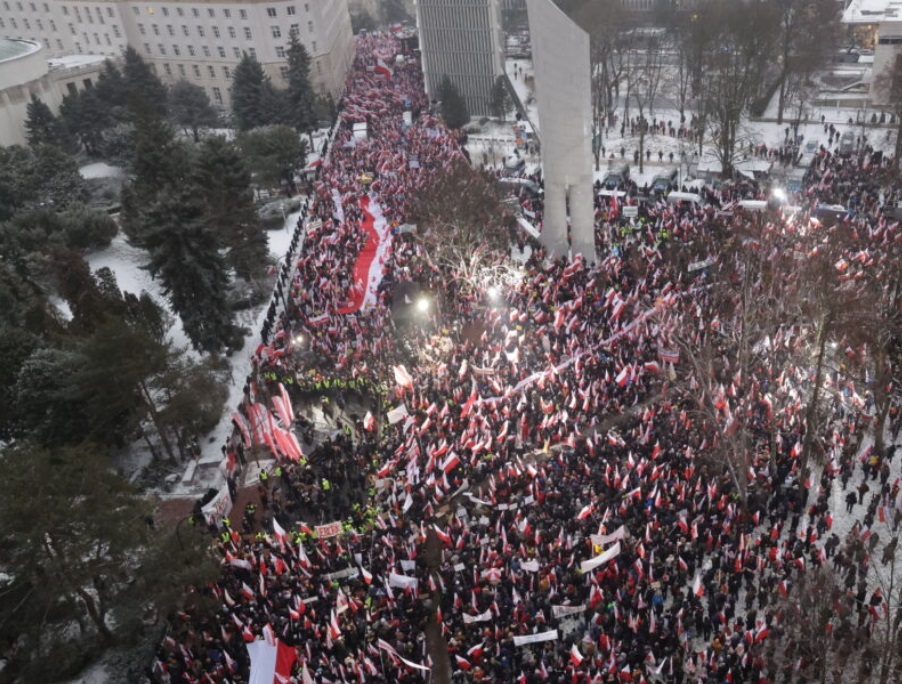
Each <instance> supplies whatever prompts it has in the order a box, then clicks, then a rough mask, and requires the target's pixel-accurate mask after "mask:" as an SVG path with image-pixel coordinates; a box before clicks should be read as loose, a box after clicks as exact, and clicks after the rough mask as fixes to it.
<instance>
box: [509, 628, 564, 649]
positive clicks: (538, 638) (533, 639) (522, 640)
mask: <svg viewBox="0 0 902 684" xmlns="http://www.w3.org/2000/svg"><path fill="white" fill-rule="evenodd" d="M557 638H558V636H557V630H556V629H552V630H551V631H550V632H539V633H538V634H527V635H526V636H515V637H514V646H528V645H529V644H539V643H542V642H543V641H557Z"/></svg>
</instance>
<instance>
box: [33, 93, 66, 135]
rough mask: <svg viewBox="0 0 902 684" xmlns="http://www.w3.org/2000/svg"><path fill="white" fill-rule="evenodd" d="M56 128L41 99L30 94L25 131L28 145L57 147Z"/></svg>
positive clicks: (54, 120) (53, 118)
mask: <svg viewBox="0 0 902 684" xmlns="http://www.w3.org/2000/svg"><path fill="white" fill-rule="evenodd" d="M58 130H59V129H58V127H57V123H56V118H55V117H54V116H53V112H51V111H50V107H48V106H47V105H46V104H45V103H44V101H43V100H41V98H39V97H38V96H37V95H35V94H34V93H32V94H31V102H29V103H28V106H27V107H26V119H25V131H26V134H25V135H26V138H27V139H28V144H29V145H31V146H32V147H37V146H38V145H57V144H59V142H60V141H59V140H58V135H57V134H58Z"/></svg>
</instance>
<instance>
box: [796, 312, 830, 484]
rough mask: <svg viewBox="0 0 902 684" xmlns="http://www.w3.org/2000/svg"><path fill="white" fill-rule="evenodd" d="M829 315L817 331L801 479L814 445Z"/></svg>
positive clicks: (806, 469)
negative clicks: (812, 383)
mask: <svg viewBox="0 0 902 684" xmlns="http://www.w3.org/2000/svg"><path fill="white" fill-rule="evenodd" d="M830 322H831V317H830V314H827V315H826V316H824V318H823V320H822V321H821V325H820V326H818V331H817V343H816V344H817V364H816V366H815V372H814V387H812V388H811V397H810V398H809V400H808V402H809V403H808V410H807V411H805V439H804V441H803V443H802V464H801V466H802V467H801V474H802V477H807V476H808V464H809V462H810V459H811V449H812V445H813V444H814V435H815V432H816V430H817V424H816V423H817V420H816V418H817V412H818V403H819V402H820V399H821V387H822V386H823V384H824V357H825V356H826V351H827V332H828V330H829V328H830Z"/></svg>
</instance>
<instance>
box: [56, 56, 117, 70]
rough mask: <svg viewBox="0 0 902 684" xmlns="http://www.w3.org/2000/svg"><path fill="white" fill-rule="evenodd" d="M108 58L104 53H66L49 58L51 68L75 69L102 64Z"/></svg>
mask: <svg viewBox="0 0 902 684" xmlns="http://www.w3.org/2000/svg"><path fill="white" fill-rule="evenodd" d="M105 59H107V58H106V57H105V56H104V55H65V56H63V57H54V58H53V59H48V60H47V62H48V63H49V64H50V68H51V69H54V68H56V69H75V68H76V67H82V66H88V65H89V64H101V63H103V61H104V60H105Z"/></svg>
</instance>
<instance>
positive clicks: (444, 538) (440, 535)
mask: <svg viewBox="0 0 902 684" xmlns="http://www.w3.org/2000/svg"><path fill="white" fill-rule="evenodd" d="M432 529H434V530H435V535H436V536H437V537H438V538H439V539H441V540H442V543H444V544H450V543H451V536H450V535H449V534H447V533H446V532H445V531H444V530H440V529H439V528H438V526H437V525H433V526H432Z"/></svg>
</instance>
